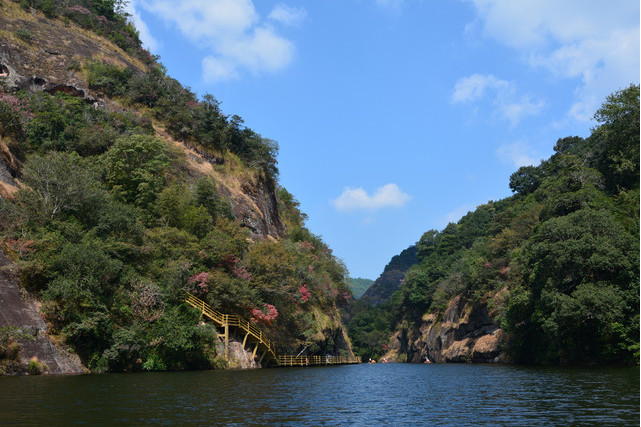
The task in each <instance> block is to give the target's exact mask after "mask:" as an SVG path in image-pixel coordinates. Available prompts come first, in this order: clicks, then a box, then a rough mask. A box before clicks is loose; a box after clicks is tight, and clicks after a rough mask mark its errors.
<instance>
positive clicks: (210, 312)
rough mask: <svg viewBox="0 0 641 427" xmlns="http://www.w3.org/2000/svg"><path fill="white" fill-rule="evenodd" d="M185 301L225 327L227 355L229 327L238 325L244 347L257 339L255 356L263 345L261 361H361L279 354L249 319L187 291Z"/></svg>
mask: <svg viewBox="0 0 641 427" xmlns="http://www.w3.org/2000/svg"><path fill="white" fill-rule="evenodd" d="M185 294H186V296H185V302H186V303H187V304H189V305H191V306H192V307H194V308H197V309H198V310H200V311H201V312H202V314H203V315H204V316H206V317H208V318H209V319H210V320H212V321H213V322H214V323H216V324H217V325H218V326H219V327H221V328H224V330H225V332H224V333H223V334H219V337H221V338H223V339H224V341H225V355H226V357H229V327H230V326H231V327H236V328H238V329H240V330H242V331H244V332H245V338H244V340H243V347H244V346H245V344H246V342H247V338H248V337H249V336H251V337H252V339H253V340H254V341H256V346H255V347H254V356H256V352H257V350H258V348H259V347H263V354H262V356H261V361H262V359H263V358H265V357H267V358H268V359H270V360H273V361H274V362H275V363H276V364H277V365H278V366H319V365H345V364H354V363H361V362H360V359H359V358H357V357H351V356H330V355H327V356H289V355H278V354H276V352H275V351H274V348H273V347H272V343H271V342H270V341H269V339H267V337H265V336H263V332H262V331H261V330H260V329H258V328H257V327H256V326H255V325H254V324H252V323H251V322H249V321H248V320H245V319H243V318H242V317H240V316H238V315H235V314H223V313H221V312H219V311H217V310H214V309H213V308H211V307H210V306H209V304H207V303H206V302H205V301H203V300H201V299H200V298H198V297H195V296H194V295H192V294H190V293H189V292H185Z"/></svg>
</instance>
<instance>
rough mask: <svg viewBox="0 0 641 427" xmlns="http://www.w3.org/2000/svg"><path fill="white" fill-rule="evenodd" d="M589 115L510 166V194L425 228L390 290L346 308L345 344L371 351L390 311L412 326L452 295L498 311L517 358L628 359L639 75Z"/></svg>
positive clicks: (634, 348)
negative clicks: (379, 299) (576, 129)
mask: <svg viewBox="0 0 641 427" xmlns="http://www.w3.org/2000/svg"><path fill="white" fill-rule="evenodd" d="M595 119H596V121H597V123H598V125H597V126H596V127H595V128H594V129H593V131H592V134H591V135H590V136H589V137H588V138H585V139H583V138H579V137H568V138H562V139H559V140H558V141H557V143H556V145H555V147H554V150H555V152H556V153H555V154H554V155H553V156H552V157H551V158H550V159H548V160H546V161H543V162H542V163H541V164H540V165H539V166H526V167H522V168H520V169H519V170H518V171H516V172H515V173H514V174H512V176H511V177H510V188H511V189H512V190H513V192H514V193H515V194H514V195H513V196H512V197H510V198H507V199H504V200H500V201H497V202H488V203H487V204H485V205H482V206H479V207H478V208H477V209H476V210H475V211H473V212H470V213H468V214H467V215H465V216H464V217H463V218H462V219H461V220H460V221H459V222H458V223H457V224H449V225H448V226H447V227H445V229H443V230H442V231H436V230H430V231H428V232H426V233H424V234H423V236H422V237H421V239H420V240H419V241H418V243H417V245H416V246H417V256H418V259H419V264H417V265H415V266H413V267H411V268H410V270H409V271H408V273H407V275H406V276H405V282H404V284H403V286H401V288H400V289H399V290H398V291H397V292H396V293H395V294H394V295H393V296H392V298H391V301H390V302H388V303H386V304H385V305H383V306H378V307H375V308H370V309H368V310H365V311H363V312H361V314H360V315H358V316H355V317H354V319H353V320H352V323H351V324H350V333H351V334H352V335H353V340H354V345H355V348H356V349H359V348H360V347H362V348H364V349H365V350H364V351H365V352H369V353H370V354H372V355H378V354H381V353H382V351H383V350H382V349H383V346H384V344H385V343H386V337H389V335H390V333H391V331H392V330H393V329H394V328H396V327H398V325H399V322H401V323H403V325H405V327H407V325H409V327H412V325H413V327H418V324H419V323H420V319H421V317H422V315H423V314H424V313H426V312H435V313H441V314H442V313H443V311H444V309H445V308H446V307H447V305H448V303H449V301H450V300H451V299H452V298H453V297H455V296H457V295H462V296H463V297H464V298H466V299H467V300H469V301H475V302H478V303H480V304H486V305H487V306H488V308H489V310H490V312H491V313H492V314H493V316H494V318H495V320H497V321H498V322H500V323H502V326H503V328H504V329H505V331H506V332H507V334H508V346H509V348H507V351H508V353H509V354H510V355H511V356H512V357H513V358H514V360H515V361H517V362H523V363H541V364H558V363H561V364H590V363H638V361H639V87H638V86H630V87H629V88H627V89H625V90H622V91H619V92H617V93H615V94H613V95H611V96H609V97H608V98H607V100H606V102H605V103H604V104H603V106H602V107H601V108H600V109H599V110H598V111H597V113H596V114H595ZM389 312H392V313H393V315H392V316H390V315H389V314H388V313H389ZM363 319H364V320H363ZM365 320H366V321H365ZM356 321H357V322H356ZM383 332H386V333H387V334H386V335H385V334H383Z"/></svg>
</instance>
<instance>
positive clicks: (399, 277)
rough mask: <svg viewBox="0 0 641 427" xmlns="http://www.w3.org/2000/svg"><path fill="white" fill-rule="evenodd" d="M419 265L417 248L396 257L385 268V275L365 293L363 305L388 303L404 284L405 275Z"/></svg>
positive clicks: (362, 298)
mask: <svg viewBox="0 0 641 427" xmlns="http://www.w3.org/2000/svg"><path fill="white" fill-rule="evenodd" d="M417 263H418V258H417V257H416V246H415V245H412V246H410V247H409V248H407V249H405V250H403V251H402V252H401V253H400V254H398V255H394V256H393V257H392V259H391V260H390V262H389V263H388V264H387V265H386V266H385V269H384V270H383V273H381V275H380V276H379V277H378V279H376V280H375V281H374V283H373V284H372V285H371V286H370V287H369V288H368V289H367V290H366V291H365V293H364V294H363V296H362V297H361V301H362V302H363V303H368V304H371V305H378V304H381V303H384V302H387V301H388V300H389V299H390V298H391V296H392V294H393V293H394V291H396V290H397V289H398V288H399V287H400V286H401V283H403V279H404V278H405V273H406V272H407V270H409V269H410V267H411V266H413V265H414V264H417Z"/></svg>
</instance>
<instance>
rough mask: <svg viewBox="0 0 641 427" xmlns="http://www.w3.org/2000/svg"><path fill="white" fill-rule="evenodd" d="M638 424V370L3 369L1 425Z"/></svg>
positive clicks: (372, 367) (396, 367)
mask: <svg viewBox="0 0 641 427" xmlns="http://www.w3.org/2000/svg"><path fill="white" fill-rule="evenodd" d="M188 423H191V424H196V425H296V426H298V425H332V426H334V425H394V426H398V425H457V426H461V425H484V424H485V425H527V426H535V425H569V424H572V425H637V426H638V425H639V368H638V367H637V368H621V369H602V368H598V369H596V368H595V369H586V368H582V369H561V368H555V369H548V368H546V369H542V368H524V367H512V366H489V365H435V364H432V365H410V364H389V365H383V364H378V365H357V366H336V367H318V368H291V369H265V370H256V371H209V372H184V373H162V374H156V373H147V374H109V375H83V376H41V377H0V425H3V426H4V425H69V424H90V425H106V424H120V425H122V424H128V425H145V424H149V425H168V424H188Z"/></svg>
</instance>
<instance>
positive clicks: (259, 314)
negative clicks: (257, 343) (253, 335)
mask: <svg viewBox="0 0 641 427" xmlns="http://www.w3.org/2000/svg"><path fill="white" fill-rule="evenodd" d="M250 313H251V321H252V322H256V323H265V324H267V325H269V324H271V323H272V322H273V321H274V320H275V319H276V318H277V317H278V310H276V307H274V306H273V305H271V304H263V308H262V309H258V308H252V309H251V310H250Z"/></svg>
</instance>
